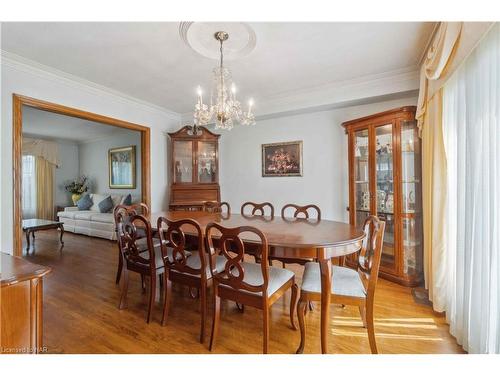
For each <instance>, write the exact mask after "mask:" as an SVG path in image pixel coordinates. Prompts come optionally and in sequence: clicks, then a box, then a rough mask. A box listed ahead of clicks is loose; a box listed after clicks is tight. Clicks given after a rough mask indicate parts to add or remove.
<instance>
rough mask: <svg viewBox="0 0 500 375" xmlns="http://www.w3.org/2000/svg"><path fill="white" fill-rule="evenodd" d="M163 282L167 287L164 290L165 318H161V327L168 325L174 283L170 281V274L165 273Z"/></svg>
mask: <svg viewBox="0 0 500 375" xmlns="http://www.w3.org/2000/svg"><path fill="white" fill-rule="evenodd" d="M163 280H164V281H163V282H164V284H165V287H164V289H163V293H164V294H163V316H162V318H161V325H162V326H164V325H166V324H167V318H168V311H169V309H170V298H171V295H172V282H171V281H170V280H169V279H168V273H167V272H165V273H164V274H163Z"/></svg>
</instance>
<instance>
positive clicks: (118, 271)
mask: <svg viewBox="0 0 500 375" xmlns="http://www.w3.org/2000/svg"><path fill="white" fill-rule="evenodd" d="M122 269H123V258H122V253H121V251H120V250H118V270H117V271H116V281H115V284H119V283H120V278H121V276H122Z"/></svg>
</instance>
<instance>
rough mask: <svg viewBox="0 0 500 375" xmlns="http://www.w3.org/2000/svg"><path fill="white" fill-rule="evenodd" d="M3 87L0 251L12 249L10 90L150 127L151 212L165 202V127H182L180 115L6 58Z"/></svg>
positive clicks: (0, 131) (0, 137) (161, 207)
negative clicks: (0, 228) (0, 226)
mask: <svg viewBox="0 0 500 375" xmlns="http://www.w3.org/2000/svg"><path fill="white" fill-rule="evenodd" d="M166 89H168V88H166ZM1 91H2V95H1V101H2V102H1V122H2V123H1V125H0V142H1V148H0V150H1V176H2V180H1V183H2V190H1V200H0V202H1V207H0V216H1V223H2V232H1V243H0V249H1V251H4V252H12V250H13V217H12V212H13V190H12V94H14V93H17V94H21V95H26V96H30V97H33V98H37V99H42V100H46V101H49V102H53V103H58V104H62V105H66V106H69V107H74V108H78V109H82V110H85V111H89V112H94V113H99V114H101V115H105V116H110V117H114V118H118V119H121V120H125V121H129V122H133V123H137V124H141V125H144V126H148V127H150V128H151V170H152V172H153V173H151V207H152V210H153V211H158V210H162V209H165V208H166V207H167V204H168V200H167V198H168V181H167V179H168V177H167V167H166V157H167V156H166V155H167V152H166V148H167V147H166V144H167V139H166V137H167V136H166V135H165V132H166V131H171V130H174V129H177V128H179V127H180V116H179V115H177V114H174V113H170V112H167V111H161V110H159V109H157V108H155V107H153V106H148V105H146V104H143V103H141V102H139V101H135V100H132V99H130V98H127V97H125V96H120V95H118V94H115V93H112V92H111V91H108V90H103V89H100V88H98V87H96V85H90V84H88V85H87V84H85V83H83V82H81V80H72V79H68V78H66V77H62V76H59V75H55V74H54V73H49V72H45V71H43V70H41V69H38V68H35V67H32V66H28V65H25V64H23V63H19V62H14V61H12V60H7V59H5V58H2V70H1Z"/></svg>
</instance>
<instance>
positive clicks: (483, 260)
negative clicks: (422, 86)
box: [443, 24, 500, 353]
mask: <svg viewBox="0 0 500 375" xmlns="http://www.w3.org/2000/svg"><path fill="white" fill-rule="evenodd" d="M443 135H444V142H445V150H446V160H447V194H446V196H447V205H446V210H447V211H446V216H447V217H448V220H446V253H445V256H446V262H447V272H446V280H445V282H446V301H445V302H446V303H445V306H444V308H445V310H446V316H447V319H448V322H449V323H450V331H451V333H452V334H453V335H454V336H455V337H456V338H457V341H458V342H459V344H461V345H462V346H463V347H464V349H466V350H467V351H469V352H470V353H500V27H499V25H498V24H497V25H496V26H494V27H493V28H492V30H491V31H490V32H489V33H488V35H487V36H486V37H485V38H484V39H483V41H482V42H481V43H480V44H479V45H478V47H477V48H476V49H475V50H474V52H473V53H472V54H471V55H470V56H469V57H468V58H467V60H466V61H465V63H464V64H463V65H462V66H461V67H460V68H459V69H458V70H457V71H456V72H455V73H454V74H453V76H452V78H451V79H450V80H449V81H448V82H447V83H446V84H445V86H444V89H443Z"/></svg>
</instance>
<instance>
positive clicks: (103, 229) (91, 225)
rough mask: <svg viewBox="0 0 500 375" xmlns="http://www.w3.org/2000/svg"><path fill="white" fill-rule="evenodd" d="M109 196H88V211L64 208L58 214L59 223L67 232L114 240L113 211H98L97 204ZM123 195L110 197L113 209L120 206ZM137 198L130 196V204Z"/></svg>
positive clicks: (74, 207) (73, 207)
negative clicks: (90, 201)
mask: <svg viewBox="0 0 500 375" xmlns="http://www.w3.org/2000/svg"><path fill="white" fill-rule="evenodd" d="M108 195H110V194H90V197H91V198H92V202H93V205H92V206H91V207H90V209H89V210H86V211H80V210H79V209H78V207H76V206H72V207H65V208H64V211H61V212H58V213H57V217H58V218H59V221H60V222H62V223H64V230H65V231H67V232H73V233H80V234H85V235H87V236H92V237H100V238H105V239H108V240H116V233H115V220H114V217H113V210H111V211H110V212H106V213H101V212H100V211H99V206H98V204H99V202H101V201H102V200H103V199H105V198H106V197H107V196H108ZM126 196H127V194H125V195H112V194H111V199H112V200H113V207H114V206H116V205H118V204H121V203H122V202H123V199H125V197H126ZM137 201H138V200H137V197H134V196H133V195H132V203H136V202H137Z"/></svg>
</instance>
